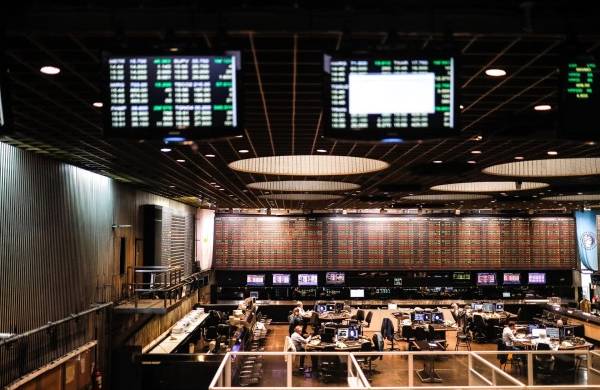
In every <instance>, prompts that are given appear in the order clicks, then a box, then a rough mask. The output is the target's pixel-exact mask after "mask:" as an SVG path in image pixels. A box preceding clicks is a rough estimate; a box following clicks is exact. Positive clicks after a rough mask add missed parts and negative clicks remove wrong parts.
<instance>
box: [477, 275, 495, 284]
mask: <svg viewBox="0 0 600 390" xmlns="http://www.w3.org/2000/svg"><path fill="white" fill-rule="evenodd" d="M477 284H478V285H480V286H494V285H496V274H495V273H493V272H480V273H478V274H477Z"/></svg>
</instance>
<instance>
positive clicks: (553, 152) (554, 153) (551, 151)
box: [548, 150, 558, 156]
mask: <svg viewBox="0 0 600 390" xmlns="http://www.w3.org/2000/svg"><path fill="white" fill-rule="evenodd" d="M557 154H558V152H557V151H556V150H549V151H548V156H556V155H557Z"/></svg>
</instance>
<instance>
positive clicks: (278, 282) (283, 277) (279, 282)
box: [273, 274, 291, 286]
mask: <svg viewBox="0 0 600 390" xmlns="http://www.w3.org/2000/svg"><path fill="white" fill-rule="evenodd" d="M290 279H291V275H290V274H273V285H274V286H289V285H290Z"/></svg>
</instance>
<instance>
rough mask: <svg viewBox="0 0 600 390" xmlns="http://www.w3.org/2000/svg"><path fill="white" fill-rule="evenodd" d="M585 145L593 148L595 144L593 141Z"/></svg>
mask: <svg viewBox="0 0 600 390" xmlns="http://www.w3.org/2000/svg"><path fill="white" fill-rule="evenodd" d="M585 144H586V145H588V146H594V145H596V143H595V142H594V141H587V142H585Z"/></svg>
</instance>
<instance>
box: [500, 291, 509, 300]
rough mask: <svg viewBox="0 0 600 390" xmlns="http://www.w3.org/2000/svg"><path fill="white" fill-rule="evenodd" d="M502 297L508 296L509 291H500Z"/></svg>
mask: <svg viewBox="0 0 600 390" xmlns="http://www.w3.org/2000/svg"><path fill="white" fill-rule="evenodd" d="M502 298H510V292H508V291H504V292H502Z"/></svg>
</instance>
